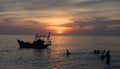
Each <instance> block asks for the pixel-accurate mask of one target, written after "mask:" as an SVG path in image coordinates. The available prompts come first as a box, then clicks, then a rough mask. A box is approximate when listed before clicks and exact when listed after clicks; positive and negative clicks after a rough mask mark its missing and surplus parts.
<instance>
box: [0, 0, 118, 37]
mask: <svg viewBox="0 0 120 69" xmlns="http://www.w3.org/2000/svg"><path fill="white" fill-rule="evenodd" d="M119 3H120V1H118V0H105V1H104V0H52V1H50V0H30V1H29V2H28V1H26V0H20V1H18V0H9V1H8V0H0V28H1V29H0V33H1V34H4V33H6V34H35V33H37V32H38V33H41V32H43V31H44V30H46V32H48V31H50V32H52V33H53V34H78V35H79V34H88V35H89V34H93V35H94V34H116V35H117V34H119V30H120V15H119V13H120V10H119V6H118V5H119ZM98 31H99V32H98Z"/></svg>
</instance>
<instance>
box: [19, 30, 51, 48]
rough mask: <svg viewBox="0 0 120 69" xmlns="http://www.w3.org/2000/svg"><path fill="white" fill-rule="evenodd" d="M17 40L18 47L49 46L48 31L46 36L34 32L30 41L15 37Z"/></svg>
mask: <svg viewBox="0 0 120 69" xmlns="http://www.w3.org/2000/svg"><path fill="white" fill-rule="evenodd" d="M17 42H18V44H19V47H20V48H37V49H43V48H47V47H48V46H51V39H50V32H49V34H48V36H45V35H39V34H36V35H35V39H34V41H33V42H32V43H30V42H25V41H23V40H19V39H17Z"/></svg>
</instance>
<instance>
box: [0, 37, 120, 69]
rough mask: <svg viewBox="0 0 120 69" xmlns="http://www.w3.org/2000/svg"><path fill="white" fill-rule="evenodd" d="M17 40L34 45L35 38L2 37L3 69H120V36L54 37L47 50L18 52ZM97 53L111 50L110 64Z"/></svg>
mask: <svg viewBox="0 0 120 69" xmlns="http://www.w3.org/2000/svg"><path fill="white" fill-rule="evenodd" d="M17 38H19V39H23V40H24V41H29V42H32V40H33V39H34V36H32V35H0V63H1V64H0V69H71V68H73V69H120V37H119V36H52V37H51V39H52V46H50V47H48V49H19V46H18V44H17V42H16V39H17ZM67 49H69V50H70V52H71V54H70V55H69V56H66V54H65V53H66V50H67ZM94 49H99V50H111V53H110V54H111V64H110V65H107V64H106V63H105V61H101V60H100V57H99V55H94V54H93V50H94Z"/></svg>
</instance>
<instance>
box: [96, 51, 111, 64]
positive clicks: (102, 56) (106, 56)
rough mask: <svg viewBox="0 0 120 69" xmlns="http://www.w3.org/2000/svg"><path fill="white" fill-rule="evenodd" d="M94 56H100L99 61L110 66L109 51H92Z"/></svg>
mask: <svg viewBox="0 0 120 69" xmlns="http://www.w3.org/2000/svg"><path fill="white" fill-rule="evenodd" d="M94 54H97V55H100V59H101V60H102V61H104V60H106V64H110V58H111V55H110V50H108V51H105V50H103V51H102V52H101V51H100V50H94Z"/></svg>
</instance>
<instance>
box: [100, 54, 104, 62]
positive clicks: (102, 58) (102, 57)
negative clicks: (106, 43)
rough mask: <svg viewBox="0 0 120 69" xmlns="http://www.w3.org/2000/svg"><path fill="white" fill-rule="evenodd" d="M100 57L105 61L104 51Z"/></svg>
mask: <svg viewBox="0 0 120 69" xmlns="http://www.w3.org/2000/svg"><path fill="white" fill-rule="evenodd" d="M100 58H101V60H102V61H104V59H105V55H104V53H102V55H101V56H100Z"/></svg>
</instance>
